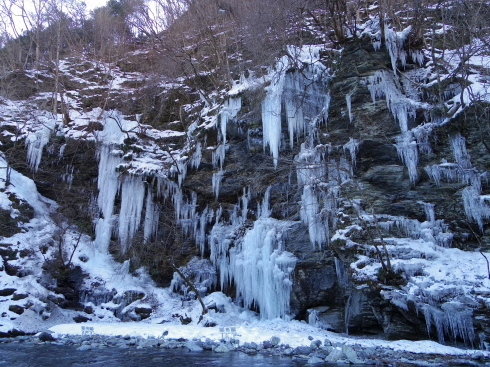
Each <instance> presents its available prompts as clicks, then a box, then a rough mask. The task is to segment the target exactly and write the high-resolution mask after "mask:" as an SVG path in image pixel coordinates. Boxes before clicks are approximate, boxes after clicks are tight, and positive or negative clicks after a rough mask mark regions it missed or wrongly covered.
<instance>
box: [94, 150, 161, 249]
mask: <svg viewBox="0 0 490 367" xmlns="http://www.w3.org/2000/svg"><path fill="white" fill-rule="evenodd" d="M120 153H121V152H119V151H114V149H113V147H111V146H108V145H102V146H101V147H100V149H99V152H98V154H99V176H98V181H97V187H98V189H99V196H98V198H97V204H98V207H99V210H100V217H99V219H98V220H97V222H96V226H95V244H96V246H97V248H98V249H99V250H100V251H101V252H107V251H108V248H109V243H110V240H111V235H112V233H113V232H115V233H116V234H117V236H118V239H119V243H120V245H121V252H122V253H125V252H126V251H127V249H128V246H129V245H130V244H131V241H132V239H133V237H134V235H135V234H136V232H137V231H138V230H139V229H140V227H141V223H142V222H143V233H144V238H145V240H147V241H148V240H150V238H151V237H152V236H153V235H154V234H155V233H156V230H157V228H158V219H159V218H158V217H159V212H158V208H157V207H156V205H155V204H154V202H153V194H152V192H151V187H150V186H149V185H148V187H146V185H145V183H144V181H143V177H140V176H134V175H125V176H123V178H122V180H120V178H119V174H118V172H117V169H118V167H119V166H120V165H121V164H123V160H122V158H121V157H120ZM121 181H122V182H121ZM118 194H119V195H120V198H121V207H120V210H119V213H118V214H117V215H116V214H115V213H114V203H115V200H116V197H117V195H118ZM145 198H146V200H145ZM145 204H146V205H145ZM144 209H145V216H144V219H143V220H142V214H143V210H144ZM116 222H117V230H115V229H116V228H115V223H116Z"/></svg>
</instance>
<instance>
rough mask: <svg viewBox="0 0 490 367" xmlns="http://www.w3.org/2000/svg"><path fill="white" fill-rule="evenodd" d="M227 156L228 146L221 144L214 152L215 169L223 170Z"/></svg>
mask: <svg viewBox="0 0 490 367" xmlns="http://www.w3.org/2000/svg"><path fill="white" fill-rule="evenodd" d="M225 154H226V145H225V144H220V145H218V147H217V148H216V150H215V151H214V152H213V158H212V163H213V167H214V168H218V166H219V169H220V170H222V169H223V164H224V163H225Z"/></svg>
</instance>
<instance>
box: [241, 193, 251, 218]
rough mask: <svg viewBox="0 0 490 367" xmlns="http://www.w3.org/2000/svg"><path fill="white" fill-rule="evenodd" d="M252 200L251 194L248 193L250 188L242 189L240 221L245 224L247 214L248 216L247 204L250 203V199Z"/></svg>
mask: <svg viewBox="0 0 490 367" xmlns="http://www.w3.org/2000/svg"><path fill="white" fill-rule="evenodd" d="M251 198H252V194H251V192H250V187H248V188H245V187H244V188H243V196H242V220H243V222H245V221H246V220H247V214H248V203H249V202H250V199H251Z"/></svg>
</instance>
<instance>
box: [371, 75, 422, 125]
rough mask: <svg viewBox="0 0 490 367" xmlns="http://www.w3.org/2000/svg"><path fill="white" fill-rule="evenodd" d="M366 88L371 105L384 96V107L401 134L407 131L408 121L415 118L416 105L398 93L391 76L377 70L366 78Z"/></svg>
mask: <svg viewBox="0 0 490 367" xmlns="http://www.w3.org/2000/svg"><path fill="white" fill-rule="evenodd" d="M367 87H368V89H369V92H370V94H371V98H372V100H373V103H376V99H378V98H380V97H382V96H385V98H386V105H387V106H388V109H389V110H390V112H391V114H392V115H393V117H394V118H395V120H396V121H397V122H398V125H399V126H400V130H401V132H402V133H404V132H406V131H408V121H409V119H410V118H415V111H416V103H415V102H413V101H411V100H410V99H409V98H407V97H406V96H405V95H403V93H401V92H400V90H399V89H398V87H397V85H396V83H395V80H394V77H393V75H391V74H390V73H388V72H386V71H379V70H378V71H376V72H375V73H374V74H373V75H371V76H369V77H368V85H367Z"/></svg>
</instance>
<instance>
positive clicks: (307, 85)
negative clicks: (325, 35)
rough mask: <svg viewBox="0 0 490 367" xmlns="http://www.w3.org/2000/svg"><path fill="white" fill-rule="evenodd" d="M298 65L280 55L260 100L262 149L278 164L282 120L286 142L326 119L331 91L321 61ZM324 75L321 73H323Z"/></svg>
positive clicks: (291, 144) (302, 134) (291, 141)
mask: <svg viewBox="0 0 490 367" xmlns="http://www.w3.org/2000/svg"><path fill="white" fill-rule="evenodd" d="M293 67H295V68H297V67H298V65H294V63H292V62H291V61H290V59H289V58H288V57H286V56H284V57H283V58H281V59H280V60H279V62H278V64H277V67H276V70H275V71H274V72H271V73H272V75H273V77H272V80H271V83H270V85H269V86H268V87H266V91H267V94H266V97H265V99H264V101H263V102H262V127H263V145H264V149H265V148H266V147H267V146H268V147H269V151H270V153H271V155H272V157H273V159H274V164H275V165H277V160H278V158H279V150H280V147H281V137H282V120H283V118H285V120H286V122H287V126H288V134H289V144H290V146H291V147H293V146H294V141H295V139H297V138H298V137H300V136H304V135H306V134H307V133H308V132H309V131H310V130H313V129H315V128H316V127H317V126H318V125H319V124H320V123H322V122H324V121H326V120H327V114H328V108H329V104H330V95H329V92H328V89H327V87H326V84H325V83H324V81H323V80H322V75H323V74H324V73H325V71H326V69H325V68H324V67H323V66H322V65H321V64H320V63H313V62H311V60H310V63H306V64H305V65H302V66H301V67H302V68H303V70H301V72H299V71H290V70H289V69H291V68H293ZM323 79H324V77H323Z"/></svg>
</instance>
